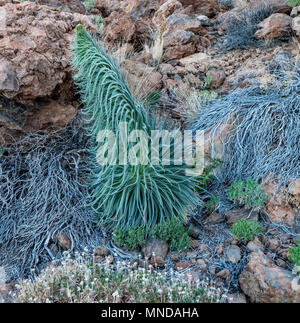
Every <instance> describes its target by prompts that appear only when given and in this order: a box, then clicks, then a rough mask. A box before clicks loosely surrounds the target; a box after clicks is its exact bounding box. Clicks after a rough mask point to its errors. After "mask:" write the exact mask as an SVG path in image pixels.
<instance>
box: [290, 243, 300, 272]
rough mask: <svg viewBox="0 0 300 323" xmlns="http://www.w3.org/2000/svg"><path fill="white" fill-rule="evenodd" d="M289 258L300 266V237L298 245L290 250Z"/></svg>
mask: <svg viewBox="0 0 300 323" xmlns="http://www.w3.org/2000/svg"><path fill="white" fill-rule="evenodd" d="M289 259H290V261H291V262H292V263H293V264H295V265H296V266H300V239H299V240H298V246H296V247H293V248H291V249H290V250H289Z"/></svg>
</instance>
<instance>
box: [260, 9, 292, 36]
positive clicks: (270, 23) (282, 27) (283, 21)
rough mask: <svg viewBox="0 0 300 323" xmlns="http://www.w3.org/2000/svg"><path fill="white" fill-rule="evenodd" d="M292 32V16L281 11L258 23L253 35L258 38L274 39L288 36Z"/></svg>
mask: <svg viewBox="0 0 300 323" xmlns="http://www.w3.org/2000/svg"><path fill="white" fill-rule="evenodd" d="M291 32H292V18H291V17H290V16H288V15H286V14H283V13H274V14H273V15H271V16H270V17H268V18H266V19H265V20H263V21H262V22H261V23H260V24H259V25H258V30H257V32H256V33H255V35H254V37H255V38H258V39H274V38H279V37H283V36H290V35H291Z"/></svg>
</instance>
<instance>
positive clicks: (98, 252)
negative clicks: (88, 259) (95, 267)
mask: <svg viewBox="0 0 300 323" xmlns="http://www.w3.org/2000/svg"><path fill="white" fill-rule="evenodd" d="M108 254H109V250H108V249H107V248H106V247H98V248H95V249H94V256H102V257H106V256H108Z"/></svg>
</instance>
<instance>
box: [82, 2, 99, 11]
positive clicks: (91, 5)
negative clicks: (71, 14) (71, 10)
mask: <svg viewBox="0 0 300 323" xmlns="http://www.w3.org/2000/svg"><path fill="white" fill-rule="evenodd" d="M95 2H96V1H95V0H85V1H84V6H85V9H86V10H87V11H91V10H92V9H94V8H95Z"/></svg>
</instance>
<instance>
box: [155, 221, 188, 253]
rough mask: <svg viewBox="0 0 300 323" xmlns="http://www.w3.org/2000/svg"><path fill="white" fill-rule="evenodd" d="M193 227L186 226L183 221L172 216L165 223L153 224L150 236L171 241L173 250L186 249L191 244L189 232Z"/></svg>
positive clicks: (170, 244) (170, 245) (170, 246)
mask: <svg viewBox="0 0 300 323" xmlns="http://www.w3.org/2000/svg"><path fill="white" fill-rule="evenodd" d="M190 231H191V227H188V228H187V227H186V226H185V225H184V223H183V222H182V221H178V220H177V219H175V218H170V219H168V220H167V221H165V222H163V223H159V224H156V225H154V226H153V228H152V230H151V232H150V236H151V237H152V238H156V239H162V240H165V241H167V242H169V248H170V250H171V251H176V250H177V251H184V250H187V249H189V248H190V246H191V241H192V239H191V237H190V236H189V232H190Z"/></svg>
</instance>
